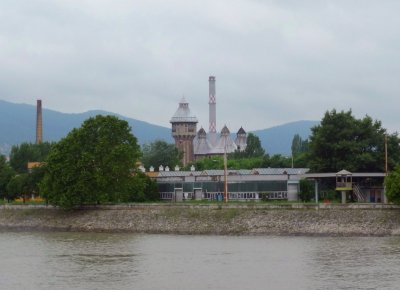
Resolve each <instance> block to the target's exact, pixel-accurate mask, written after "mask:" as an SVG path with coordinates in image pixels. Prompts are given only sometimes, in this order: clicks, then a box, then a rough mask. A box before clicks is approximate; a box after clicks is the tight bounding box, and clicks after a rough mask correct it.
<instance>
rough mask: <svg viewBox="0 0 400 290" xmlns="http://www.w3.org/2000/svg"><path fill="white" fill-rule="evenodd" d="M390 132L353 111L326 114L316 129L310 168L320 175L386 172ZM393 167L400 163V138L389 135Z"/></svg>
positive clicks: (369, 118) (389, 148)
mask: <svg viewBox="0 0 400 290" xmlns="http://www.w3.org/2000/svg"><path fill="white" fill-rule="evenodd" d="M386 134H387V133H386V130H385V129H383V128H382V125H381V122H379V121H373V120H372V119H371V117H369V116H366V117H364V118H363V119H356V118H355V117H354V116H353V115H352V112H351V111H348V112H343V111H341V112H339V113H338V112H336V110H332V111H331V112H326V113H325V116H324V118H323V119H322V121H321V124H320V125H318V126H315V127H314V128H312V135H311V137H310V142H309V149H310V151H309V153H310V155H309V157H310V166H311V169H312V170H313V171H316V172H338V171H340V170H342V169H346V170H349V171H353V172H356V171H359V172H367V171H371V172H375V171H383V170H384V165H385V160H384V156H385V154H384V147H385V146H384V140H385V135H386ZM388 140H389V141H388V144H389V146H388V151H389V156H390V157H391V159H390V160H389V166H390V168H393V166H394V165H395V164H398V162H399V161H400V156H399V152H400V151H399V149H400V148H399V138H398V136H397V134H392V135H388Z"/></svg>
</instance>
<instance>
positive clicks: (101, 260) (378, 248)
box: [0, 232, 400, 290]
mask: <svg viewBox="0 0 400 290" xmlns="http://www.w3.org/2000/svg"><path fill="white" fill-rule="evenodd" d="M0 249H1V250H0V289H7V290H14V289H21V290H22V289H24V290H26V289H39V290H47V289H51V290H56V289H75V290H77V289H84V290H91V289H107V290H109V289H119V290H125V289H152V290H153V289H174V290H175V289H185V290H191V289H400V237H374V238H367V237H363V238H348V237H346V238H342V237H268V236H257V237H254V236H249V237H232V236H180V235H140V234H102V233H48V232H47V233H37V232H35V233H27V232H1V233H0Z"/></svg>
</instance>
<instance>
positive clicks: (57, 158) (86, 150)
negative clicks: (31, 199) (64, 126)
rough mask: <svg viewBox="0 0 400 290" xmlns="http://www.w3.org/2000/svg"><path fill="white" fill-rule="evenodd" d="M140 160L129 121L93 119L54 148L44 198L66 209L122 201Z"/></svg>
mask: <svg viewBox="0 0 400 290" xmlns="http://www.w3.org/2000/svg"><path fill="white" fill-rule="evenodd" d="M139 156H140V148H139V146H138V145H137V140H136V138H135V137H134V136H133V135H132V134H131V129H130V127H129V125H128V123H127V122H126V121H123V120H120V119H118V118H116V117H114V116H100V115H98V116H96V117H93V118H89V119H88V120H86V121H85V122H84V123H83V124H82V126H81V127H80V128H78V129H73V130H72V131H71V132H70V133H69V134H68V135H67V136H66V137H65V138H63V139H62V140H61V141H60V142H58V143H57V144H55V145H54V146H53V148H52V150H51V152H50V154H49V156H48V158H47V159H46V163H47V164H46V173H45V176H44V179H43V181H42V183H41V186H40V188H41V190H42V194H43V196H44V197H45V198H47V199H48V202H49V203H51V204H54V205H57V206H61V207H64V208H71V207H74V206H76V205H83V204H98V203H102V202H109V201H116V200H119V199H120V197H121V196H124V195H126V194H127V192H129V190H130V188H131V187H132V184H133V174H132V173H133V172H134V170H135V167H136V162H137V160H138V158H139Z"/></svg>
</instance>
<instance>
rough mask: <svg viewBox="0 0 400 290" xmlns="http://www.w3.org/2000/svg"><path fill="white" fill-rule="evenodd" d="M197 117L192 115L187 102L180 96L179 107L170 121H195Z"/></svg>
mask: <svg viewBox="0 0 400 290" xmlns="http://www.w3.org/2000/svg"><path fill="white" fill-rule="evenodd" d="M197 122H198V121H197V118H196V117H195V116H192V114H191V113H190V109H189V103H188V102H187V101H186V99H185V98H182V100H181V102H180V103H179V107H178V109H177V110H176V112H175V114H174V116H173V117H172V118H171V120H170V123H197Z"/></svg>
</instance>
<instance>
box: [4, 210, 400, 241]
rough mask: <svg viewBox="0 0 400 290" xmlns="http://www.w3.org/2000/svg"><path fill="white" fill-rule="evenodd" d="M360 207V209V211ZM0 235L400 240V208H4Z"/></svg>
mask: <svg viewBox="0 0 400 290" xmlns="http://www.w3.org/2000/svg"><path fill="white" fill-rule="evenodd" d="M355 207H356V208H355ZM0 230H40V231H96V232H137V233H165V234H223V235H320V236H391V235H400V208H399V207H397V206H384V205H344V206H341V205H329V206H323V205H321V206H320V207H319V208H318V207H316V206H315V205H301V204H297V205H296V204H292V205H275V206H274V205H257V204H255V205H249V204H239V205H228V206H225V205H219V204H211V205H210V204H209V205H202V204H197V205H196V204H195V205H181V204H148V205H143V204H134V205H125V206H109V207H107V206H103V207H96V208H86V209H81V210H72V211H65V210H60V209H55V208H51V207H33V206H31V207H24V206H9V207H5V206H3V207H2V208H1V209H0Z"/></svg>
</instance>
